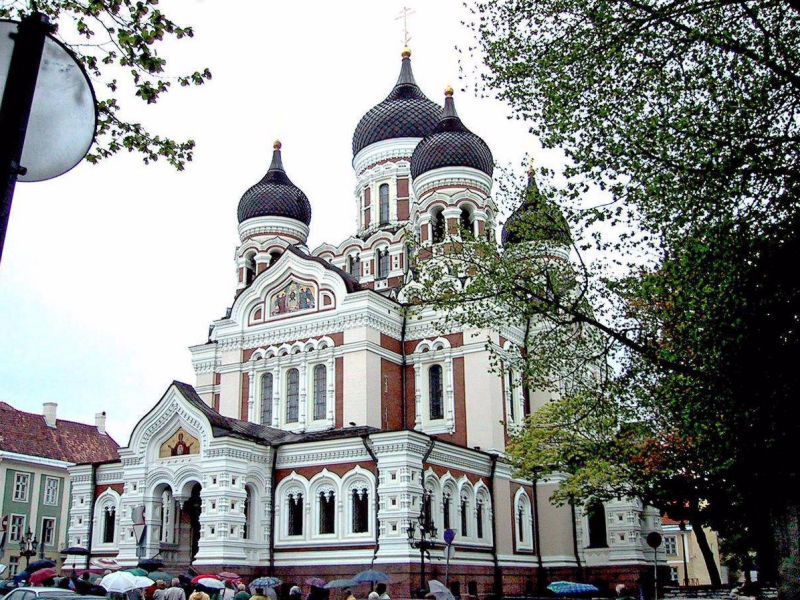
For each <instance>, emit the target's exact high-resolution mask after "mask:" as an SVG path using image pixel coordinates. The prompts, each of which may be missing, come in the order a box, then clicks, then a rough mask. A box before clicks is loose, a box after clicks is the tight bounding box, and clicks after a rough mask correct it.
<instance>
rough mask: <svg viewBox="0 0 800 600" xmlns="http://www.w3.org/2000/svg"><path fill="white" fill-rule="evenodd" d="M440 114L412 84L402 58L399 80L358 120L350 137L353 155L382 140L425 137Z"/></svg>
mask: <svg viewBox="0 0 800 600" xmlns="http://www.w3.org/2000/svg"><path fill="white" fill-rule="evenodd" d="M441 114H442V109H441V107H440V106H439V105H438V104H436V103H435V102H433V101H431V100H430V99H429V98H428V97H427V96H425V94H423V93H422V90H420V89H419V86H417V83H416V81H414V74H413V73H412V72H411V59H410V58H408V56H404V57H403V63H402V66H401V68H400V77H398V79H397V83H396V84H395V86H394V88H393V89H392V91H391V93H390V94H389V95H388V96H387V97H386V99H385V100H384V101H383V102H381V103H380V104H378V105H377V106H374V107H372V108H371V109H370V110H369V111H368V112H367V114H365V115H364V116H363V117H361V120H360V121H359V122H358V125H357V126H356V130H355V133H354V134H353V156H355V155H356V154H358V153H359V152H360V151H361V150H363V149H364V148H366V147H367V146H369V145H370V144H374V143H375V142H380V141H382V140H389V139H394V138H402V137H412V138H415V137H416V138H421V137H425V136H426V135H428V134H429V133H430V132H431V131H433V128H434V127H435V126H436V122H437V121H438V120H439V117H440V116H441Z"/></svg>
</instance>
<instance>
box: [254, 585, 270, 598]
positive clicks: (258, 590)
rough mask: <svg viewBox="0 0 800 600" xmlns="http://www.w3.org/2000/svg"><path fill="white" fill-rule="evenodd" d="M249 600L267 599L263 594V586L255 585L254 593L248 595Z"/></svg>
mask: <svg viewBox="0 0 800 600" xmlns="http://www.w3.org/2000/svg"><path fill="white" fill-rule="evenodd" d="M250 600H268V598H267V597H266V596H265V595H264V588H260V587H257V588H256V593H255V594H253V595H252V596H251V597H250Z"/></svg>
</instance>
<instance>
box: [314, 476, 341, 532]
mask: <svg viewBox="0 0 800 600" xmlns="http://www.w3.org/2000/svg"><path fill="white" fill-rule="evenodd" d="M317 498H318V505H317V510H318V513H319V533H320V535H329V534H334V533H336V492H335V491H334V490H333V489H332V488H325V489H321V490H319V492H318V493H317Z"/></svg>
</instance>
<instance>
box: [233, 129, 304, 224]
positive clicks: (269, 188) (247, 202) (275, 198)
mask: <svg viewBox="0 0 800 600" xmlns="http://www.w3.org/2000/svg"><path fill="white" fill-rule="evenodd" d="M238 214H239V223H242V222H243V221H246V220H247V219H252V218H254V217H268V216H269V217H286V218H289V219H294V220H296V221H302V222H303V223H305V224H306V225H308V224H309V223H311V204H310V203H309V202H308V198H307V197H306V195H305V194H304V193H303V190H301V189H300V188H299V187H297V186H296V185H295V184H293V183H292V181H291V180H290V179H289V177H288V176H287V175H286V171H284V170H283V162H282V161H281V143H280V142H275V144H274V145H273V151H272V163H270V165H269V169H268V170H267V173H266V175H264V177H263V178H262V179H261V181H259V182H258V183H257V184H255V185H254V186H253V187H251V188H250V189H249V190H247V191H246V192H245V193H244V194H243V195H242V199H241V200H239V213H238Z"/></svg>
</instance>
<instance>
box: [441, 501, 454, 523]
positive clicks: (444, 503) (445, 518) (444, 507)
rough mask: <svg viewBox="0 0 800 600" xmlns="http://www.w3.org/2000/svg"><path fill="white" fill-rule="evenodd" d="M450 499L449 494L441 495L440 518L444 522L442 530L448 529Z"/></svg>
mask: <svg viewBox="0 0 800 600" xmlns="http://www.w3.org/2000/svg"><path fill="white" fill-rule="evenodd" d="M452 502H453V500H452V498H451V497H450V493H449V492H445V493H444V494H442V516H443V521H444V528H445V529H450V506H451V505H452Z"/></svg>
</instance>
